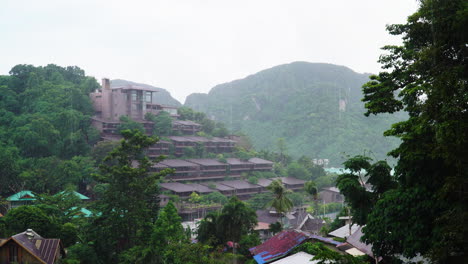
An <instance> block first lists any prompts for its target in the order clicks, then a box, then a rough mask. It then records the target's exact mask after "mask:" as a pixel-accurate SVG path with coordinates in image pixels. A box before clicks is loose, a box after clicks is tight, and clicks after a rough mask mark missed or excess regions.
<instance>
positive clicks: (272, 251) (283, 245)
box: [249, 230, 307, 264]
mask: <svg viewBox="0 0 468 264" xmlns="http://www.w3.org/2000/svg"><path fill="white" fill-rule="evenodd" d="M306 239H307V235H305V234H304V233H302V232H298V231H295V230H284V231H282V232H280V233H278V234H277V235H276V236H274V237H272V238H270V239H268V240H267V241H265V243H263V244H261V245H259V246H256V247H253V248H251V249H249V251H250V253H252V254H253V255H254V259H255V260H256V261H257V263H259V264H263V263H268V262H271V261H273V260H275V259H278V258H280V257H282V256H285V255H286V254H288V253H289V252H290V251H291V250H293V249H294V248H295V247H297V246H298V245H300V244H301V243H302V242H304V241H305V240H306Z"/></svg>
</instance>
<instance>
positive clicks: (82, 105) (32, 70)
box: [0, 64, 99, 195]
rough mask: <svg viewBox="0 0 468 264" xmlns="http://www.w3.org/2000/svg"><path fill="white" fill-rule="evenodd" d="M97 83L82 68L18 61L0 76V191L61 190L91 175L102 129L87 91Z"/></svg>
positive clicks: (92, 88)
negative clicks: (93, 122)
mask: <svg viewBox="0 0 468 264" xmlns="http://www.w3.org/2000/svg"><path fill="white" fill-rule="evenodd" d="M97 88H99V84H98V83H97V82H96V80H95V79H94V78H92V77H87V76H85V72H84V71H83V70H81V69H80V68H78V67H66V68H64V67H60V66H56V65H53V64H50V65H47V66H45V67H34V66H32V65H17V66H15V67H13V68H12V69H11V71H10V75H9V76H0V175H1V177H0V186H1V188H0V195H3V194H8V193H12V192H16V191H19V190H22V189H31V190H33V191H35V192H57V191H60V190H62V189H63V188H64V187H65V186H66V185H67V184H71V185H80V184H81V183H84V182H85V181H86V180H87V179H89V178H90V177H91V176H90V174H91V172H92V170H93V169H92V166H93V162H92V161H91V158H90V157H89V156H88V154H89V152H90V149H91V146H92V145H93V144H94V143H95V142H96V141H97V140H98V139H99V133H98V131H97V130H95V129H94V128H93V127H91V121H90V116H91V115H92V114H93V112H94V111H93V108H92V105H91V101H90V99H89V96H88V94H89V93H90V92H91V91H93V90H95V89H97Z"/></svg>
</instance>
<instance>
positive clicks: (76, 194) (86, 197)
mask: <svg viewBox="0 0 468 264" xmlns="http://www.w3.org/2000/svg"><path fill="white" fill-rule="evenodd" d="M132 165H133V164H132ZM65 192H66V191H61V192H59V193H57V194H56V195H58V194H65ZM72 193H73V194H74V195H75V196H76V197H78V198H79V199H80V200H89V199H90V198H89V197H88V196H85V195H83V194H81V193H79V192H76V191H72Z"/></svg>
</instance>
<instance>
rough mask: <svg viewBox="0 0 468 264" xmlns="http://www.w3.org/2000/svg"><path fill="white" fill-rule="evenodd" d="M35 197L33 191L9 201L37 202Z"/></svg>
mask: <svg viewBox="0 0 468 264" xmlns="http://www.w3.org/2000/svg"><path fill="white" fill-rule="evenodd" d="M34 197H35V195H34V194H33V192H31V191H21V192H18V193H15V194H13V195H12V196H10V197H8V198H7V201H10V202H19V201H34V200H36V198H34Z"/></svg>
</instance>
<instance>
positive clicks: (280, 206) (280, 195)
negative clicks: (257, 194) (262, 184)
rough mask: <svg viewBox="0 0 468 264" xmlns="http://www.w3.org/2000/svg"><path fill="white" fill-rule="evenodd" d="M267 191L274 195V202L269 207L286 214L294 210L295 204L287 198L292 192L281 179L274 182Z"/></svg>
mask: <svg viewBox="0 0 468 264" xmlns="http://www.w3.org/2000/svg"><path fill="white" fill-rule="evenodd" d="M267 189H268V190H270V191H271V192H272V193H273V200H272V201H271V202H270V203H269V204H268V205H269V206H270V207H273V208H275V210H276V212H278V213H281V214H285V213H287V212H289V211H290V210H291V209H292V208H293V206H294V205H293V202H292V201H291V200H290V199H289V198H288V197H287V194H288V193H290V192H291V190H288V189H286V187H284V185H283V183H282V182H281V180H280V179H278V180H274V181H272V182H271V183H270V185H268V187H267Z"/></svg>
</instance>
